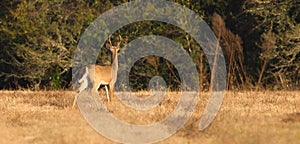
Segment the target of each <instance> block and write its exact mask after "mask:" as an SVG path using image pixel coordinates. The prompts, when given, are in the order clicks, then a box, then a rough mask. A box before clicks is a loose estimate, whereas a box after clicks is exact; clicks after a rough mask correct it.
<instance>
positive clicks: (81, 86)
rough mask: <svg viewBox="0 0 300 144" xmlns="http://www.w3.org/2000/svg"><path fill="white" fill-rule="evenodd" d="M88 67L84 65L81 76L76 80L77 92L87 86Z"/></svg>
mask: <svg viewBox="0 0 300 144" xmlns="http://www.w3.org/2000/svg"><path fill="white" fill-rule="evenodd" d="M88 73H89V72H88V67H85V73H84V74H83V76H82V78H81V79H80V80H79V81H78V82H79V83H80V87H79V92H82V91H83V90H85V89H86V88H87V87H88Z"/></svg>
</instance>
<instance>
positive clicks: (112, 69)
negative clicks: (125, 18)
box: [73, 36, 122, 107]
mask: <svg viewBox="0 0 300 144" xmlns="http://www.w3.org/2000/svg"><path fill="white" fill-rule="evenodd" d="M119 37H120V40H122V38H121V36H119ZM120 44H121V41H120V42H119V43H118V44H117V45H116V46H113V45H112V43H111V40H110V38H109V44H108V43H107V44H106V48H108V49H109V50H110V51H111V53H112V57H111V58H112V59H111V60H112V62H111V65H109V66H100V65H96V64H94V65H89V66H86V67H85V72H84V74H83V76H82V78H81V79H79V81H78V82H79V83H80V84H81V85H80V87H79V93H80V92H82V91H83V90H84V89H86V88H87V87H88V83H89V82H88V80H90V83H91V84H92V89H91V91H92V92H93V91H96V92H98V88H99V87H100V86H101V85H104V86H105V90H106V96H107V100H108V101H110V97H112V95H113V92H114V85H115V82H116V81H117V72H118V54H117V53H118V51H119V50H120ZM93 71H94V72H93ZM107 85H109V95H108V89H107ZM77 97H78V95H76V96H75V98H74V101H73V107H74V106H75V105H76V102H77Z"/></svg>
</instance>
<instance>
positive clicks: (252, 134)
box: [0, 91, 300, 144]
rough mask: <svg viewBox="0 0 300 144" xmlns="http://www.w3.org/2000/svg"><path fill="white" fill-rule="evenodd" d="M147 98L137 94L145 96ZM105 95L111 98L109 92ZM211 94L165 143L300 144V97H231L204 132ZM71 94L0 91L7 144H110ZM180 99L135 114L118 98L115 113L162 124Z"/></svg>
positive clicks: (2, 137) (0, 127)
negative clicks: (203, 117)
mask: <svg viewBox="0 0 300 144" xmlns="http://www.w3.org/2000/svg"><path fill="white" fill-rule="evenodd" d="M146 93H147V92H141V93H136V95H138V96H139V95H141V96H142V95H145V94H146ZM101 95H102V96H103V98H105V93H104V91H101ZM208 97H209V95H208V93H202V94H201V96H200V97H199V99H198V100H199V102H198V105H197V107H196V109H195V112H194V114H193V115H192V117H191V119H190V120H189V121H188V122H187V123H186V124H185V125H184V127H183V128H181V129H180V130H179V131H178V132H177V133H176V134H174V135H173V136H171V137H170V138H168V139H166V140H164V141H161V142H159V143H161V144H165V143H170V144H171V143H180V144H198V143H202V144H205V143H212V144H216V143H231V144H232V143H243V144H252V143H255V144H257V143H282V144H285V143H289V144H292V143H295V144H296V143H300V91H292V92H290V91H264V92H250V91H249V92H248V91H245V92H227V93H226V95H225V97H224V101H223V104H222V107H221V109H220V111H219V113H218V115H217V117H216V119H215V120H214V121H213V123H212V124H211V125H210V126H209V127H208V128H207V129H205V130H204V131H199V130H198V124H199V119H200V117H201V114H202V112H203V110H204V107H205V106H206V103H207V100H208ZM72 100H73V93H72V92H70V91H39V92H33V91H0V112H1V116H0V143H1V144H27V143H28V144H35V143H36V144H71V143H72V144H77V143H78V144H81V143H85V144H96V143H97V144H98V143H101V144H110V143H115V142H113V141H111V140H109V139H107V138H105V137H103V136H101V135H100V134H98V133H97V132H96V131H95V130H94V129H93V128H91V127H90V126H89V125H88V123H87V122H86V121H85V119H84V117H83V116H82V114H81V113H80V111H79V109H78V108H72V107H71V104H72ZM177 101H178V93H176V92H168V94H167V96H166V97H165V98H164V100H163V101H162V102H161V104H160V105H159V106H158V107H156V108H155V109H153V110H149V111H135V110H132V109H130V108H127V107H125V106H124V105H122V104H121V103H120V102H119V101H118V100H116V98H113V100H112V102H110V103H109V104H108V103H107V102H104V104H105V105H106V106H107V108H108V109H109V111H110V112H112V113H113V114H114V115H115V116H116V117H118V118H119V119H121V120H123V121H126V122H128V123H132V124H150V123H153V122H156V121H160V120H161V119H163V118H164V117H165V116H167V115H168V114H169V113H170V112H171V111H172V109H173V108H174V107H175V106H176V104H177Z"/></svg>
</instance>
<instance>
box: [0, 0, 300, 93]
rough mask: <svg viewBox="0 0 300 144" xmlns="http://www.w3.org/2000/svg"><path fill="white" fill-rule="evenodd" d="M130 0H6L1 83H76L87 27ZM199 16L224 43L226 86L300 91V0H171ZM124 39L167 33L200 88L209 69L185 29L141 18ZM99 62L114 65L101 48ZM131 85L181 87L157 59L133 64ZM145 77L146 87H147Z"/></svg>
mask: <svg viewBox="0 0 300 144" xmlns="http://www.w3.org/2000/svg"><path fill="white" fill-rule="evenodd" d="M129 1H130V0H72V1H71V0H53V1H46V0H31V1H22V0H4V1H2V2H1V3H0V8H1V10H2V11H0V88H1V89H19V88H30V89H67V88H70V87H71V85H72V84H71V81H72V63H73V55H74V51H75V49H76V47H77V44H78V42H79V40H80V36H81V35H82V34H83V32H84V30H85V29H86V28H87V27H88V26H89V24H90V23H91V22H92V21H93V20H94V19H95V18H97V17H98V16H100V15H101V14H102V13H104V12H105V11H107V10H109V9H111V8H113V7H114V6H118V5H120V4H123V3H125V2H129ZM171 1H173V2H176V3H178V4H181V5H183V6H185V7H187V8H189V9H191V10H193V11H194V12H195V13H197V14H198V15H199V16H201V17H202V18H203V19H204V20H205V21H206V22H207V23H208V24H209V25H210V26H211V28H212V30H213V31H214V33H215V35H216V37H217V38H218V40H219V41H220V45H221V47H222V50H223V53H224V56H225V60H226V67H227V89H234V90H235V89H236V90H238V89H257V90H260V89H299V87H300V24H299V21H300V15H299V12H300V3H299V2H297V1H294V0H276V1H273V0H263V1H255V0H240V1H235V0H228V1H223V0H200V1H199V0H186V1H181V0H171ZM118 35H121V36H122V37H123V38H125V39H126V41H122V44H121V45H122V46H124V45H125V44H126V43H127V42H130V41H131V40H134V39H135V38H138V37H141V36H146V35H162V36H166V37H168V38H170V39H172V40H174V41H176V42H178V43H180V44H181V45H182V46H183V47H184V49H185V50H186V51H187V53H189V55H190V56H191V58H192V59H193V61H194V63H195V64H196V66H197V69H198V71H199V82H200V88H201V89H202V90H207V89H208V88H209V85H210V69H209V65H208V62H207V59H206V57H205V55H204V52H203V51H202V49H201V47H200V46H199V45H198V44H197V43H196V41H195V40H194V39H193V38H192V37H191V36H190V35H188V34H187V33H186V32H185V31H183V30H181V29H179V28H177V27H176V26H173V25H170V24H167V23H163V22H159V21H140V22H136V23H132V24H130V25H127V26H125V27H123V28H121V29H119V30H118V31H117V32H116V33H115V34H113V35H112V36H111V39H112V42H113V43H117V42H118V41H119V39H118ZM98 57H99V59H98V61H97V63H98V64H101V65H106V64H110V54H109V52H108V51H107V50H105V49H101V52H100V53H99V56H98ZM129 74H130V75H129V78H130V85H131V87H132V89H134V90H139V89H146V88H147V83H148V82H149V81H150V79H151V78H152V77H153V76H156V75H160V76H162V77H163V78H164V79H165V81H166V83H167V85H168V87H169V88H170V89H173V90H176V89H178V88H180V78H179V76H178V73H177V71H176V68H175V67H174V66H173V65H172V63H170V62H169V61H167V60H165V59H163V58H161V57H156V56H147V57H144V58H142V59H140V60H138V61H137V62H136V63H135V65H134V66H133V67H132V68H131V69H130V73H129ZM145 82H146V84H145Z"/></svg>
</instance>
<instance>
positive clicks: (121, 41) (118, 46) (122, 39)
mask: <svg viewBox="0 0 300 144" xmlns="http://www.w3.org/2000/svg"><path fill="white" fill-rule="evenodd" d="M119 39H120V41H119V42H118V44H117V46H118V47H119V46H120V44H121V43H122V40H123V39H122V37H121V35H119Z"/></svg>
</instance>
